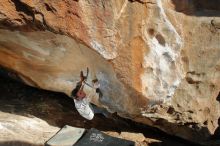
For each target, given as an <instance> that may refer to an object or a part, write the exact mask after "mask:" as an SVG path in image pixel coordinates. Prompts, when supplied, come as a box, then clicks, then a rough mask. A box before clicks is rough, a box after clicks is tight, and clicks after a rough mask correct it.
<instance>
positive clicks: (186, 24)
mask: <svg viewBox="0 0 220 146" xmlns="http://www.w3.org/2000/svg"><path fill="white" fill-rule="evenodd" d="M219 4H220V3H219V1H218V0H215V1H212V2H210V1H207V0H200V1H196V0H166V1H162V0H146V1H145V0H118V1H114V0H109V1H102V0H98V1H97V0H80V1H72V0H67V1H62V0H58V1H56V2H52V1H51V2H49V1H45V2H42V1H39V0H37V1H29V0H19V1H14V0H9V1H8V0H3V1H2V3H1V4H0V28H1V29H0V47H1V48H0V64H1V66H3V67H5V68H7V69H10V70H12V71H14V72H15V73H17V74H18V75H19V77H20V78H21V79H22V80H23V81H24V82H25V83H27V84H29V85H31V86H35V87H38V88H43V89H47V90H53V91H58V92H64V93H66V94H67V95H70V92H71V90H72V89H73V88H74V87H75V84H76V82H77V80H78V79H79V72H80V70H85V69H86V67H89V68H90V73H91V74H90V76H89V79H88V80H89V82H90V83H91V80H92V79H94V78H98V79H99V80H100V83H101V90H102V92H103V97H102V98H100V99H99V98H98V95H97V96H94V97H92V102H93V103H95V104H97V105H99V106H103V107H105V108H107V109H108V110H109V111H111V112H118V113H119V115H121V116H123V117H127V118H130V119H133V120H135V121H138V122H142V123H145V124H148V125H152V126H155V127H158V128H160V129H162V130H164V131H166V132H168V133H170V134H174V135H177V136H180V137H183V138H186V139H189V140H192V141H195V142H201V143H202V142H203V141H206V140H208V139H209V137H210V136H211V135H212V134H214V132H215V130H216V128H217V127H218V123H217V121H218V118H219V116H220V109H219V102H218V101H217V100H216V97H217V95H218V94H219V91H220V84H219V83H220V69H219V66H220V46H219V41H220V40H219V38H220V37H219V35H220V29H218V25H219V24H218V22H219V21H220V19H219V17H218V16H219V14H220V8H219ZM90 90H91V89H90V88H89V87H88V88H87V89H86V91H87V92H89V91H90Z"/></svg>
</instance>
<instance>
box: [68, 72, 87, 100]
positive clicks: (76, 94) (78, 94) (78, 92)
mask: <svg viewBox="0 0 220 146" xmlns="http://www.w3.org/2000/svg"><path fill="white" fill-rule="evenodd" d="M88 72H89V69H88V68H87V75H86V76H84V75H83V71H81V72H80V81H79V82H78V83H77V84H76V87H75V88H74V89H73V90H72V93H71V97H72V98H74V99H77V100H82V99H83V98H85V97H86V93H85V92H84V91H83V88H84V86H85V81H86V79H87V77H88Z"/></svg>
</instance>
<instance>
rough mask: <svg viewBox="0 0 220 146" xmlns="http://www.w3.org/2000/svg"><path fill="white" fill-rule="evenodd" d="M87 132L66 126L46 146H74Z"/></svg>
mask: <svg viewBox="0 0 220 146" xmlns="http://www.w3.org/2000/svg"><path fill="white" fill-rule="evenodd" d="M84 132H85V129H84V128H76V127H71V126H68V125H66V126H64V127H63V128H62V129H60V131H58V132H57V133H56V134H55V135H54V136H53V137H52V138H51V139H49V140H48V141H47V143H46V146H72V145H74V144H75V143H76V142H77V141H78V140H79V139H80V138H81V136H82V135H83V133H84Z"/></svg>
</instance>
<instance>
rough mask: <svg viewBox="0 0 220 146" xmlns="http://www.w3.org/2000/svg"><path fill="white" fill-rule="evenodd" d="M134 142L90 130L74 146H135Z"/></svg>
mask: <svg viewBox="0 0 220 146" xmlns="http://www.w3.org/2000/svg"><path fill="white" fill-rule="evenodd" d="M134 145H135V143H134V142H133V141H129V140H124V139H120V138H116V137H112V136H109V135H107V134H105V133H103V132H101V131H99V130H97V129H94V128H92V129H90V130H88V132H87V133H86V134H85V135H84V136H83V137H82V138H81V139H80V140H79V141H78V142H77V143H76V144H75V145H74V146H134Z"/></svg>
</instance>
